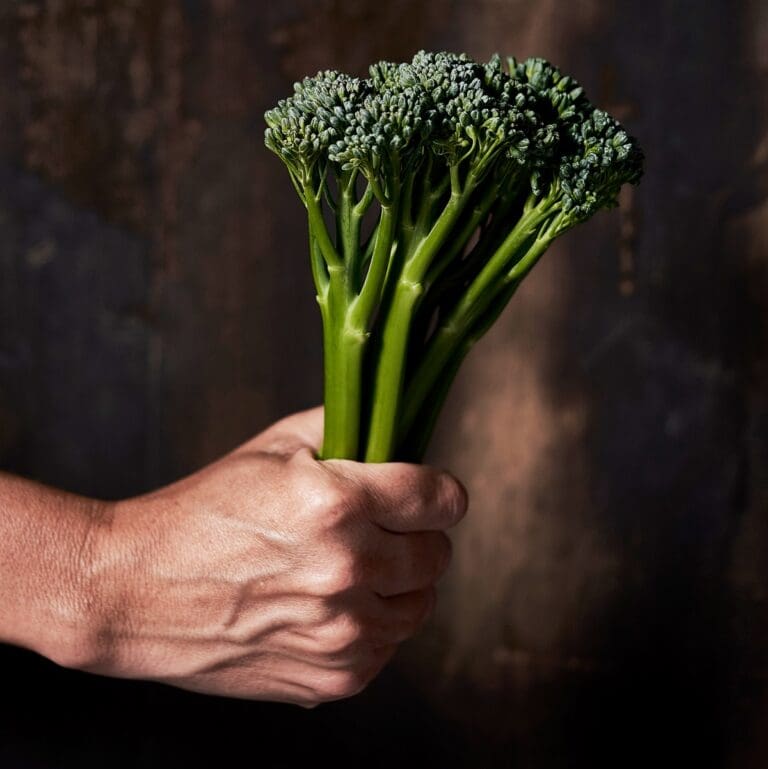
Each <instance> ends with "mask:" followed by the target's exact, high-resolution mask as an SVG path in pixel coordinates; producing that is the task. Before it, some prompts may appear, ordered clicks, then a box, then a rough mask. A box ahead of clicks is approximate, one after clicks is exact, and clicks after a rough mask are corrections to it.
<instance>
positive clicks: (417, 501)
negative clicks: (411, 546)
mask: <svg viewBox="0 0 768 769" xmlns="http://www.w3.org/2000/svg"><path fill="white" fill-rule="evenodd" d="M324 464H325V465H327V466H329V467H332V468H333V469H334V470H335V471H336V472H338V473H340V474H342V475H343V476H344V477H346V478H347V479H348V480H352V481H354V482H356V483H357V484H359V485H360V486H361V487H362V488H364V489H365V491H366V495H367V497H368V499H369V500H370V504H369V506H368V509H367V510H366V511H365V512H366V513H367V514H368V517H369V518H370V520H372V521H373V522H374V523H376V524H378V525H379V526H381V528H383V529H386V530H387V531H394V532H409V531H426V530H440V529H447V528H450V527H451V526H455V525H456V524H457V523H458V522H459V521H460V520H461V519H462V518H463V517H464V515H465V513H466V510H467V492H466V490H465V488H464V486H463V485H462V484H461V483H460V482H459V481H458V480H457V479H456V478H454V477H453V476H452V475H451V474H450V473H447V472H444V471H442V470H437V469H435V468H433V467H428V466H427V465H417V464H408V463H405V462H386V463H362V462H350V461H348V460H340V459H334V460H326V462H325V463H324Z"/></svg>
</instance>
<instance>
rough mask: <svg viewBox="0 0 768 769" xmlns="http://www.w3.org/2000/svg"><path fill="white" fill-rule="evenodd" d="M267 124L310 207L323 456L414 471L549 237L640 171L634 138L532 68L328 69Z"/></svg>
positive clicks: (566, 83)
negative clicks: (466, 366)
mask: <svg viewBox="0 0 768 769" xmlns="http://www.w3.org/2000/svg"><path fill="white" fill-rule="evenodd" d="M265 119H266V124H267V129H266V133H265V143H266V145H267V147H268V148H269V149H271V150H272V151H273V152H275V153H276V154H277V155H278V157H279V158H280V159H281V160H282V161H283V163H284V164H285V166H286V167H287V169H288V172H289V175H290V178H291V181H292V182H293V185H294V187H295V189H296V192H297V193H298V196H299V198H300V199H301V201H302V203H303V204H304V207H305V209H306V213H307V221H308V227H309V230H308V232H309V257H310V264H311V267H312V274H313V278H314V283H315V287H316V291H317V302H318V305H319V307H320V313H321V316H322V323H323V350H324V402H325V431H324V436H323V446H322V450H321V457H323V458H347V459H359V460H364V461H368V462H383V461H390V460H393V459H403V460H411V461H419V460H420V459H421V457H422V456H423V453H424V451H425V450H426V448H427V444H428V441H429V437H430V435H431V432H432V430H433V428H434V425H435V422H436V420H437V417H438V414H439V412H440V409H441V407H442V404H443V402H444V399H445V397H446V395H447V393H448V390H449V387H450V384H451V382H452V381H453V378H454V377H455V375H456V372H457V371H458V369H459V366H460V364H461V362H462V360H463V359H464V357H465V355H466V354H467V352H468V350H469V349H470V348H471V346H472V345H473V344H474V342H476V341H477V339H479V338H480V337H481V336H482V335H483V334H484V333H485V332H486V330H487V329H488V328H489V327H490V326H491V325H492V324H493V322H494V321H495V320H496V318H497V317H498V316H499V314H500V313H501V311H502V310H503V309H504V307H505V306H506V304H507V302H508V301H509V299H510V298H511V297H512V295H513V294H514V292H515V291H516V290H517V288H518V286H519V285H520V283H521V282H522V281H523V279H524V278H525V276H526V275H527V274H528V273H529V271H530V270H531V268H532V267H533V266H534V265H535V264H536V262H537V261H538V260H539V259H540V258H541V256H542V254H543V253H544V252H545V251H546V250H547V248H548V247H549V246H550V245H551V244H552V242H553V241H554V240H555V239H556V238H558V237H560V236H561V235H562V234H563V233H565V232H567V231H568V230H569V229H571V228H572V227H573V226H575V225H576V224H579V223H580V222H583V221H586V220H587V219H589V218H590V217H591V216H592V215H593V214H594V213H596V212H597V211H599V210H600V209H603V208H611V207H613V206H615V205H617V199H618V193H619V190H620V188H621V187H622V185H623V184H625V183H630V184H636V183H637V182H638V181H639V179H640V177H641V175H642V169H643V154H642V151H641V150H640V148H639V146H638V144H637V141H636V140H635V139H634V138H633V137H632V136H630V135H629V134H628V133H627V132H626V131H625V130H624V129H623V127H622V126H621V125H620V124H619V123H618V121H616V120H615V119H614V118H613V117H611V116H610V115H608V114H607V113H606V112H604V111H602V110H600V109H597V108H596V107H595V106H594V105H592V104H591V103H590V101H589V100H588V99H587V97H586V96H585V94H584V91H583V89H582V88H581V86H580V85H579V84H578V83H577V82H576V81H575V80H573V79H572V78H570V77H568V76H567V75H564V74H563V73H562V72H561V71H560V70H559V69H557V68H556V67H555V66H553V65H552V64H550V63H549V62H547V61H545V60H544V59H540V58H532V59H527V60H525V61H517V60H516V59H515V58H513V57H508V58H506V59H502V58H501V57H500V56H498V55H496V56H494V57H493V58H492V59H491V60H490V61H489V62H487V63H480V62H477V61H474V60H472V59H471V58H470V57H469V56H467V55H465V54H454V53H445V52H442V53H427V52H425V51H420V52H419V53H417V54H416V55H415V56H414V57H413V59H412V61H410V62H407V63H393V62H387V61H382V62H378V63H376V64H373V65H372V66H371V67H370V72H369V77H368V78H357V77H353V76H350V75H346V74H342V73H340V72H335V71H331V70H327V71H323V72H319V73H318V74H317V75H315V76H314V77H307V78H305V79H304V80H303V81H301V82H299V83H296V84H295V86H294V93H293V95H291V96H290V97H288V98H286V99H284V100H282V101H280V102H279V103H278V104H277V106H276V107H274V108H273V109H271V110H269V111H268V112H267V113H266V115H265Z"/></svg>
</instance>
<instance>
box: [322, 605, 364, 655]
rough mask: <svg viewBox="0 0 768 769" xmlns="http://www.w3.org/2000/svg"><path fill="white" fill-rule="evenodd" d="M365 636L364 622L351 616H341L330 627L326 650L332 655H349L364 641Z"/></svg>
mask: <svg viewBox="0 0 768 769" xmlns="http://www.w3.org/2000/svg"><path fill="white" fill-rule="evenodd" d="M365 635H366V632H365V627H364V625H363V623H362V622H360V621H359V620H358V619H356V618H355V617H354V616H352V615H351V614H341V615H339V616H338V617H337V618H336V619H335V620H334V621H333V622H331V623H329V625H328V628H327V631H326V634H325V642H324V650H325V652H326V653H327V654H331V655H338V654H348V653H350V652H352V651H353V650H354V649H355V648H356V647H357V646H358V645H359V644H360V643H361V642H362V641H363V639H364V637H365Z"/></svg>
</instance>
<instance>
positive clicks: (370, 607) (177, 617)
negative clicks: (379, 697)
mask: <svg viewBox="0 0 768 769" xmlns="http://www.w3.org/2000/svg"><path fill="white" fill-rule="evenodd" d="M321 436H322V408H317V409H313V410H310V411H305V412H301V413H298V414H295V415H293V416H290V417H287V418H286V419H283V420H281V421H280V422H278V423H276V424H275V425H273V426H272V427H270V428H269V429H267V430H266V431H265V432H263V433H261V434H260V435H258V436H256V437H255V438H254V439H252V440H251V441H249V442H247V443H245V444H243V445H242V446H240V447H238V448H237V449H235V450H234V451H232V452H231V453H229V454H227V455H226V456H224V457H222V458H221V459H219V460H218V461H216V462H214V463H213V464H211V465H209V466H207V467H205V468H204V469H202V470H200V471H199V472H196V473H194V474H192V475H190V476H189V477H186V478H184V479H182V480H180V481H178V482H176V483H173V484H171V485H170V486H167V487H164V488H162V489H160V490H158V491H155V492H153V493H150V494H146V495H143V496H139V497H134V498H131V499H127V500H124V501H120V502H117V503H113V504H111V505H109V506H108V507H107V508H106V509H105V512H104V516H103V523H102V525H101V526H100V527H99V529H100V530H99V532H98V534H96V535H94V537H93V538H92V547H91V568H90V573H91V577H90V579H89V585H90V590H91V593H92V595H91V598H90V603H91V604H92V605H93V607H94V611H93V614H94V616H96V617H97V618H98V622H97V623H96V625H95V630H94V632H93V634H92V636H93V644H94V649H93V653H89V654H87V655H86V657H85V660H86V661H85V662H84V663H82V664H80V665H79V667H81V668H83V669H87V670H91V671H92V672H98V673H103V674H106V675H111V676H119V677H126V678H138V679H149V680H157V681H162V682H165V683H168V684H172V685H175V686H179V687H182V688H184V689H190V690H193V691H198V692H205V693H209V694H219V695H224V696H229V697H242V698H248V699H260V700H271V701H282V702H291V703H296V704H300V705H303V706H307V707H311V706H314V705H316V704H318V703H321V702H324V701H328V700H334V699H339V698H343V697H348V696H350V695H353V694H355V693H357V692H359V691H360V690H361V689H362V688H364V687H365V686H366V685H367V684H368V683H369V682H370V681H371V680H372V679H373V678H374V677H375V676H376V675H377V673H378V672H379V671H380V670H381V668H382V667H383V666H384V665H385V664H386V662H387V661H388V660H389V659H390V658H391V657H392V655H393V654H394V652H395V650H396V649H397V647H398V645H399V644H400V643H401V642H402V641H404V640H406V639H407V638H409V637H411V636H412V635H413V634H414V633H416V632H417V630H418V629H419V627H420V626H421V625H422V624H423V622H424V621H425V619H426V618H427V617H428V616H429V614H430V612H431V610H432V608H433V606H434V602H435V582H436V581H437V580H438V578H439V577H440V576H441V575H442V573H443V572H444V571H445V569H446V567H447V565H448V562H449V559H450V553H451V547H450V540H449V539H448V537H447V535H446V534H445V533H444V530H445V529H447V528H450V527H451V526H453V525H454V524H456V523H458V522H459V520H461V518H462V517H463V515H464V513H465V511H466V506H467V498H466V492H465V491H464V488H463V487H462V486H461V484H460V483H459V482H458V481H456V480H455V479H454V478H453V477H452V476H451V475H449V474H447V473H444V472H440V471H438V470H435V469H433V468H430V467H427V466H422V465H411V464H402V463H385V464H363V463H358V462H351V461H347V460H325V461H318V460H317V459H316V458H315V456H316V449H317V447H318V446H319V444H320V441H321Z"/></svg>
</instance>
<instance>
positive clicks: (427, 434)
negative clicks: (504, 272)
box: [399, 279, 522, 462]
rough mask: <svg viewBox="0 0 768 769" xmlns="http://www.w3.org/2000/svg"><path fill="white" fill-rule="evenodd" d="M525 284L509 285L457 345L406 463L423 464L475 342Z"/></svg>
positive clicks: (404, 449) (406, 450)
mask: <svg viewBox="0 0 768 769" xmlns="http://www.w3.org/2000/svg"><path fill="white" fill-rule="evenodd" d="M521 282H522V279H519V280H511V281H509V283H508V284H507V285H506V287H505V288H504V290H503V291H502V292H501V293H500V295H499V296H498V297H497V298H496V300H495V302H494V303H493V304H492V305H491V307H490V308H489V310H488V312H487V313H486V314H485V315H484V316H483V317H482V318H481V319H480V320H479V321H478V322H477V324H476V325H475V326H474V327H473V328H472V330H471V331H470V332H469V333H467V335H466V336H465V337H464V338H463V339H462V340H461V342H460V343H458V344H457V345H456V348H455V350H454V352H453V354H452V355H451V357H450V359H449V361H448V363H447V364H446V366H445V367H444V369H443V370H442V372H441V374H440V376H439V377H438V379H437V382H436V384H435V386H434V387H433V390H432V392H430V394H429V396H428V397H427V398H426V399H425V402H424V404H423V407H422V408H421V409H420V410H419V412H418V415H417V416H416V417H415V419H414V422H413V425H411V427H410V430H409V431H408V433H407V435H406V436H405V439H403V440H402V441H401V443H400V450H399V455H400V456H402V457H403V458H404V459H408V460H409V461H411V462H421V461H422V460H423V458H424V454H425V453H426V450H427V446H428V445H429V442H430V439H431V438H432V433H433V432H434V429H435V426H436V425H437V420H438V417H439V416H440V412H441V411H442V408H443V404H444V403H445V399H446V398H447V397H448V393H449V392H450V389H451V385H452V384H453V380H454V379H455V378H456V374H457V373H458V371H459V368H460V367H461V364H462V363H463V362H464V358H466V356H467V354H468V353H469V351H470V350H471V349H472V347H473V346H474V344H475V342H477V340H478V339H480V337H482V336H483V335H484V334H485V332H486V331H488V329H489V328H490V327H491V326H492V325H493V324H494V323H495V322H496V320H497V319H498V317H499V315H501V313H502V312H503V310H504V308H505V307H506V306H507V304H508V303H509V300H510V299H511V298H512V295H513V294H514V293H515V291H516V290H517V287H518V286H519V285H520V283H521Z"/></svg>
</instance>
